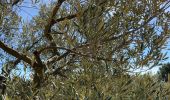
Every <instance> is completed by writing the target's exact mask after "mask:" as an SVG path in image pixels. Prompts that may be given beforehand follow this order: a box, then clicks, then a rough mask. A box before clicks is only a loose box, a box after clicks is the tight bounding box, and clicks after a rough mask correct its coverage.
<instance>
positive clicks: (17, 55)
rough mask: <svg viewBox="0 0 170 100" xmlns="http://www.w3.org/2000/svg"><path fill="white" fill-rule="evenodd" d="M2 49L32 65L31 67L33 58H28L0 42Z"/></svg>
mask: <svg viewBox="0 0 170 100" xmlns="http://www.w3.org/2000/svg"><path fill="white" fill-rule="evenodd" d="M0 48H1V49H3V50H4V51H5V52H7V53H8V54H10V55H12V56H14V57H16V58H18V59H21V60H23V61H25V62H26V63H28V64H30V65H31V62H32V61H31V58H29V57H28V56H26V55H24V54H22V53H19V52H17V51H15V50H13V49H12V48H10V47H8V46H7V45H5V44H4V43H3V42H2V41H0Z"/></svg>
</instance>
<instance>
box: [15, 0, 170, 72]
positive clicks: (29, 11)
mask: <svg viewBox="0 0 170 100" xmlns="http://www.w3.org/2000/svg"><path fill="white" fill-rule="evenodd" d="M25 1H26V0H25ZM25 1H24V2H23V4H22V5H20V7H17V6H15V7H14V10H17V11H18V13H19V14H20V15H21V16H22V17H23V21H26V22H27V21H28V22H29V21H30V20H31V18H32V17H33V16H35V15H37V14H38V11H39V8H38V7H39V6H36V7H33V5H32V4H31V0H30V1H28V0H27V2H25ZM40 1H41V2H43V3H50V1H51V0H40ZM167 11H170V8H169V9H168V10H167ZM168 45H170V44H168ZM168 49H169V46H168ZM163 52H164V53H165V52H167V56H168V57H170V52H169V50H163ZM169 60H170V58H168V59H167V60H166V61H164V62H163V63H166V62H169ZM158 69H159V66H157V67H154V68H152V70H148V71H149V72H152V73H156V72H157V71H158ZM145 70H146V69H140V70H139V71H144V72H145ZM148 71H147V72H148Z"/></svg>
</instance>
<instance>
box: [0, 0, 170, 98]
mask: <svg viewBox="0 0 170 100" xmlns="http://www.w3.org/2000/svg"><path fill="white" fill-rule="evenodd" d="M24 3H25V2H24V1H19V2H17V3H15V4H14V3H11V2H0V50H1V52H0V57H1V58H0V60H1V65H2V74H3V75H4V76H6V77H8V78H9V79H10V80H9V81H8V82H7V83H9V84H13V85H14V86H16V87H15V88H19V87H22V89H23V90H25V92H24V91H21V90H19V94H22V93H23V92H24V93H23V94H24V95H23V97H20V99H25V98H27V96H28V95H31V96H33V97H36V95H37V94H38V95H39V96H40V97H41V98H44V99H45V98H46V99H47V98H54V97H55V96H56V97H59V98H65V97H64V96H65V95H67V96H68V95H69V96H70V98H72V99H73V98H84V99H86V98H85V97H87V99H88V98H89V99H92V98H91V97H93V96H94V95H95V96H94V98H100V97H101V98H105V97H106V98H107V100H110V99H111V96H110V95H116V94H115V93H118V95H117V96H118V97H120V98H125V97H126V96H127V95H126V96H121V92H122V91H124V92H123V93H125V94H126V93H127V90H126V88H124V87H123V86H126V85H127V86H129V90H130V89H132V86H133V85H132V84H134V83H135V82H137V83H138V82H139V81H142V80H145V79H143V78H141V77H139V79H138V78H136V79H133V76H130V75H128V74H129V72H132V71H133V70H136V69H138V68H141V67H148V68H152V67H154V66H156V65H158V64H160V61H163V60H165V59H166V55H165V54H164V53H163V52H162V50H163V49H165V48H166V46H167V45H166V44H167V40H168V38H169V28H170V27H169V26H170V25H169V24H170V22H169V21H170V20H169V18H170V14H169V11H167V10H168V9H169V8H170V1H168V0H141V1H139V0H128V2H127V1H126V0H57V1H53V0H52V1H50V2H49V4H44V3H40V2H38V0H32V5H34V6H37V7H38V9H39V12H38V15H36V16H33V18H32V19H31V20H30V21H23V20H22V17H24V16H20V15H19V14H18V12H17V10H16V9H21V10H22V5H23V4H24ZM12 5H13V6H12ZM15 8H16V9H15ZM22 68H23V69H22ZM14 69H15V70H16V69H19V71H17V73H18V72H23V71H26V70H30V72H29V73H26V74H27V75H29V76H27V77H26V78H25V79H28V78H30V79H29V80H25V79H22V78H19V77H18V76H17V75H16V76H14V75H13V74H14V72H13V70H14ZM11 75H12V78H11ZM122 77H124V78H125V79H124V78H122ZM144 77H147V78H148V79H149V82H148V83H143V87H144V88H145V89H146V88H147V87H148V86H151V87H152V86H153V87H154V86H155V87H157V86H159V85H158V84H156V85H155V84H154V85H152V83H154V82H155V81H154V80H152V79H150V76H144ZM114 79H116V80H118V81H117V82H116V81H114V82H111V81H113V80H114ZM132 79H133V82H132ZM119 80H121V81H119ZM122 80H124V81H122ZM15 81H20V83H19V84H16V83H15ZM11 82H14V83H11ZM107 82H108V83H109V84H107ZM119 82H120V83H119ZM139 83H140V82H139ZM104 84H107V85H104ZM111 84H112V85H111ZM119 84H121V85H119ZM129 84H130V85H129ZM146 84H148V86H147V85H146ZM114 85H115V86H117V87H119V88H122V89H123V90H120V91H117V90H114V88H116V89H118V88H117V87H114ZM145 85H146V86H145ZM24 86H25V87H24ZM50 86H52V87H50ZM62 86H64V87H62ZM80 86H83V87H80ZM101 86H103V87H101ZM109 86H111V87H109ZM9 87H10V86H9ZM48 87H50V88H49V89H50V90H51V92H52V93H51V92H50V91H48V92H47V93H48V94H46V95H44V94H43V93H46V92H45V89H47V88H48ZM100 87H101V88H100ZM136 87H138V86H137V85H136ZM7 88H8V87H7ZM11 88H12V87H11ZM53 88H55V89H53ZM79 88H81V89H79ZM109 88H112V89H113V91H109V92H107V91H108V90H109ZM88 89H89V90H88ZM40 90H43V91H44V92H39V91H40ZM158 90H159V89H158V88H157V90H154V91H158ZM31 91H33V92H31ZM99 91H102V92H99ZM132 91H137V90H133V89H132ZM54 92H58V94H57V95H55V94H54ZM147 92H148V94H147V95H145V94H143V95H144V96H145V97H146V98H148V97H149V94H152V92H153V91H147ZM7 93H10V94H13V95H17V94H15V93H17V92H12V89H7ZM31 93H33V94H31ZM93 93H94V94H93ZM96 93H97V94H96ZM119 93H120V94H119ZM155 93H156V92H155ZM19 94H18V95H19ZM139 94H140V93H139ZM92 95H93V96H92ZM136 95H137V94H136ZM154 95H156V94H154ZM11 97H12V96H11ZM14 97H15V96H14ZM141 97H142V96H141ZM161 97H163V96H161ZM109 98H110V99H109ZM116 98H117V97H116ZM116 98H115V99H116ZM128 98H131V97H128ZM132 98H133V97H132ZM134 98H135V96H134ZM136 98H140V97H136ZM27 99H28V98H27ZM117 99H118V98H117Z"/></svg>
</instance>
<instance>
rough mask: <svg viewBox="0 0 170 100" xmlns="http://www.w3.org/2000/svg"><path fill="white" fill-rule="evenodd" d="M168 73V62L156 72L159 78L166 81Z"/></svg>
mask: <svg viewBox="0 0 170 100" xmlns="http://www.w3.org/2000/svg"><path fill="white" fill-rule="evenodd" d="M169 73H170V63H167V64H164V65H162V66H161V67H160V68H159V72H158V74H159V75H160V79H161V80H163V81H165V82H167V81H168V74H169Z"/></svg>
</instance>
